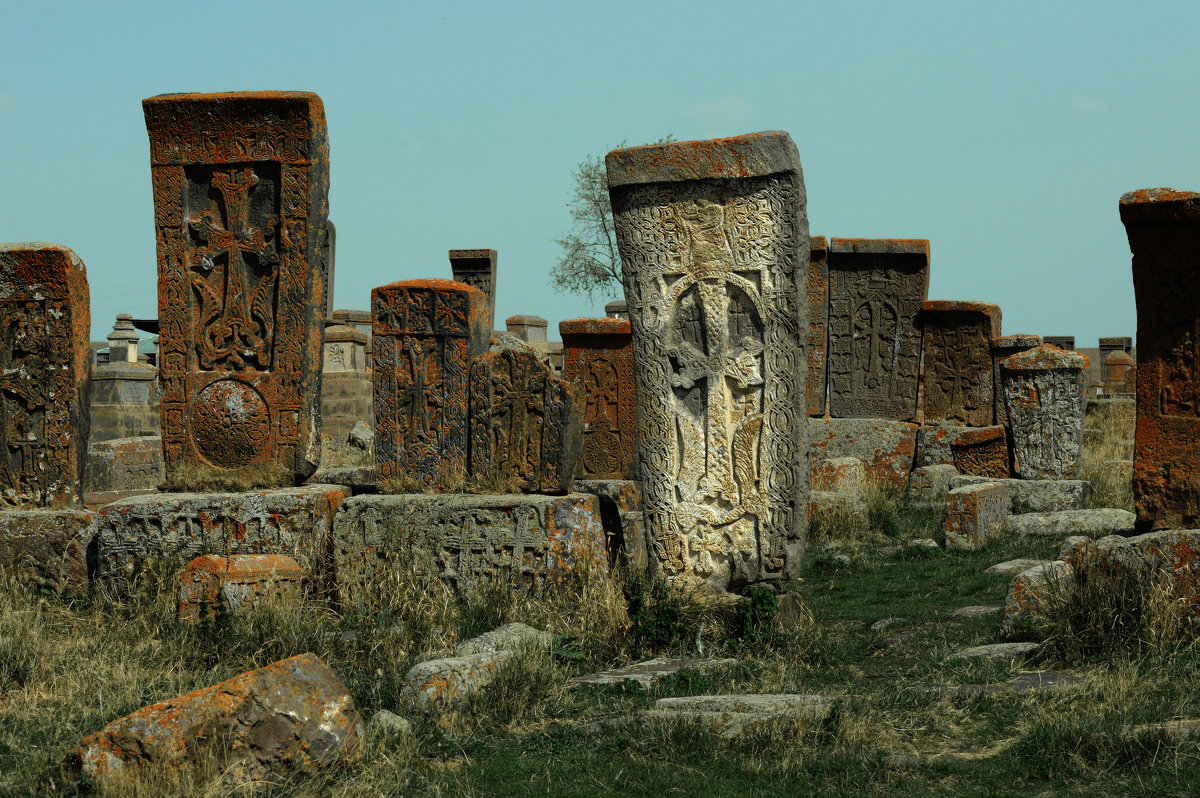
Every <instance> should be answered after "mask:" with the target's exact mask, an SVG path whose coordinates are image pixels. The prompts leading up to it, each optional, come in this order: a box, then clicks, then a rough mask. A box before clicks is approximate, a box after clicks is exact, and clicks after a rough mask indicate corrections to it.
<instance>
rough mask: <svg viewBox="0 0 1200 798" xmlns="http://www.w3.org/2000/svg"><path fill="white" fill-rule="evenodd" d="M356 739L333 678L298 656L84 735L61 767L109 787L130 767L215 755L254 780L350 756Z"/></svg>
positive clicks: (182, 763)
mask: <svg viewBox="0 0 1200 798" xmlns="http://www.w3.org/2000/svg"><path fill="white" fill-rule="evenodd" d="M363 736H364V728H363V722H362V718H361V717H360V716H359V714H358V710H357V709H355V707H354V699H353V698H352V697H351V696H350V692H349V691H348V690H347V689H346V686H345V684H343V683H342V680H341V679H340V678H338V675H337V674H336V673H334V672H333V671H332V670H331V669H330V668H329V666H328V665H326V664H325V663H324V662H322V661H321V660H320V659H319V658H317V657H316V656H314V655H313V654H301V655H299V656H296V657H291V658H289V659H285V660H281V661H279V662H276V663H274V664H271V665H268V666H267V667H265V668H259V669H258V670H255V671H250V672H249V673H243V674H242V675H240V676H235V677H234V678H232V679H229V680H227V681H224V682H221V683H220V684H217V685H214V686H212V687H206V688H204V689H202V690H197V691H195V692H192V693H188V694H187V695H184V696H180V697H178V698H172V699H170V700H167V701H163V702H161V703H158V704H153V705H151V706H148V707H144V708H142V709H139V710H138V711H136V712H134V713H133V714H131V715H126V716H125V717H123V718H120V719H118V720H115V721H113V722H112V723H110V724H108V725H107V726H105V727H104V728H103V729H101V730H100V731H98V732H96V733H95V734H92V735H90V736H88V737H85V738H84V739H83V742H82V743H81V744H80V746H79V747H78V748H77V749H75V751H73V752H72V753H71V754H70V755H68V757H67V763H66V766H67V769H68V771H70V772H72V773H74V774H76V775H77V776H80V777H83V778H87V779H89V780H91V781H94V782H99V783H101V784H103V785H106V786H109V787H110V788H112V787H114V786H115V785H119V784H120V783H121V780H122V778H124V777H127V776H129V775H133V774H134V773H135V772H136V771H139V770H151V769H154V770H161V769H163V768H174V767H187V766H195V765H198V764H201V763H203V762H205V761H206V760H207V759H208V758H210V757H215V758H216V760H217V763H218V765H219V766H220V767H221V768H223V769H225V770H226V771H227V772H228V773H229V774H230V775H231V776H233V777H234V778H236V779H237V780H238V781H243V780H261V779H266V778H278V777H282V776H293V775H295V774H297V773H299V774H311V773H315V772H316V771H318V770H320V769H322V768H324V767H327V766H329V765H331V764H334V763H335V762H339V761H344V760H347V759H349V758H351V757H355V756H357V755H358V753H359V749H360V746H361V743H362V740H363Z"/></svg>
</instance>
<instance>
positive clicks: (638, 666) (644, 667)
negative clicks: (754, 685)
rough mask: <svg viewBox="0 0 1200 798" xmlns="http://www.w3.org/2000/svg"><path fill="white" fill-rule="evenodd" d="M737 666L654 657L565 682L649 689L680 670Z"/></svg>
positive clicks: (705, 670) (733, 662)
mask: <svg viewBox="0 0 1200 798" xmlns="http://www.w3.org/2000/svg"><path fill="white" fill-rule="evenodd" d="M736 664H737V660H736V659H703V658H701V659H687V658H686V657H656V658H654V659H648V660H646V661H644V662H638V663H635V664H633V665H626V666H625V667H624V668H615V669H613V670H609V671H599V672H597V673H589V674H585V675H583V676H575V677H572V678H571V679H568V680H567V684H619V683H621V682H636V683H637V684H640V685H641V686H642V687H647V688H648V687H650V686H651V685H653V684H654V683H655V682H657V681H659V680H660V679H662V678H663V677H665V676H671V675H672V674H676V673H679V672H680V671H682V670H693V671H698V672H699V673H702V674H703V673H712V672H713V671H717V670H722V669H724V668H731V667H733V666H734V665H736Z"/></svg>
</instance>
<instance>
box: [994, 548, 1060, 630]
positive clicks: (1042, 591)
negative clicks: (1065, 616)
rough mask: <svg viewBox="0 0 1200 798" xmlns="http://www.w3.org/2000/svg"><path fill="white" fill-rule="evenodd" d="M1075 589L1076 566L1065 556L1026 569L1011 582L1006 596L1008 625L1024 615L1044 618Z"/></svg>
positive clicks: (1005, 625)
mask: <svg viewBox="0 0 1200 798" xmlns="http://www.w3.org/2000/svg"><path fill="white" fill-rule="evenodd" d="M1074 589H1075V569H1074V568H1072V567H1071V566H1070V565H1068V564H1067V563H1065V562H1062V561H1061V560H1055V561H1054V562H1050V563H1046V564H1045V565H1036V566H1034V567H1032V568H1029V569H1028V570H1025V571H1022V572H1021V573H1019V574H1017V575H1016V576H1015V577H1014V578H1013V580H1012V582H1010V583H1009V585H1008V593H1007V594H1006V595H1005V597H1004V620H1003V625H1004V628H1005V629H1011V628H1012V627H1013V625H1014V624H1016V623H1017V622H1018V621H1021V620H1024V619H1031V620H1037V619H1040V618H1044V617H1045V616H1046V615H1047V614H1048V613H1051V612H1054V611H1055V609H1057V603H1059V602H1061V601H1062V600H1064V599H1065V598H1066V597H1067V596H1068V595H1069V594H1070V592H1071V591H1072V590H1074Z"/></svg>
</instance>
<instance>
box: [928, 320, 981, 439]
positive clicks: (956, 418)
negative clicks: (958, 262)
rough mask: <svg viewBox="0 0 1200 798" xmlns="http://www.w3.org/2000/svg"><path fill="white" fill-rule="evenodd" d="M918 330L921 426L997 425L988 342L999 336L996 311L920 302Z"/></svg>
mask: <svg viewBox="0 0 1200 798" xmlns="http://www.w3.org/2000/svg"><path fill="white" fill-rule="evenodd" d="M921 328H922V334H921V350H922V352H923V363H924V367H923V377H924V381H923V390H922V392H921V393H922V400H923V401H922V410H923V418H924V420H925V423H927V424H928V423H931V422H943V421H949V422H953V423H956V424H963V425H965V426H970V427H987V426H990V425H992V424H994V423H996V422H995V384H994V382H993V368H992V340H993V339H994V338H997V337H998V336H999V335H1000V307H999V306H998V305H992V304H989V303H987V302H961V301H946V300H927V301H925V302H923V303H921Z"/></svg>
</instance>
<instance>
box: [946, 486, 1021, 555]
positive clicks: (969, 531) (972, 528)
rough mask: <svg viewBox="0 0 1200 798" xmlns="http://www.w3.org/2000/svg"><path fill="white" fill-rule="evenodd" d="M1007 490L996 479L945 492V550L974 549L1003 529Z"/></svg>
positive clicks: (1006, 512)
mask: <svg viewBox="0 0 1200 798" xmlns="http://www.w3.org/2000/svg"><path fill="white" fill-rule="evenodd" d="M1007 517H1008V493H1007V492H1006V491H1005V490H1004V486H1003V485H1001V484H999V483H996V482H985V483H983V484H980V485H964V486H963V487H961V488H954V489H953V490H951V491H950V492H949V493H947V494H946V517H945V521H944V522H943V530H944V531H945V533H946V548H947V549H965V550H968V551H969V550H974V549H977V548H979V547H980V546H982V545H983V544H984V543H986V542H987V539H988V538H990V537H991V536H993V535H995V534H997V533H999V532H1001V531H1002V530H1003V529H1004V519H1005V518H1007Z"/></svg>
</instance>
